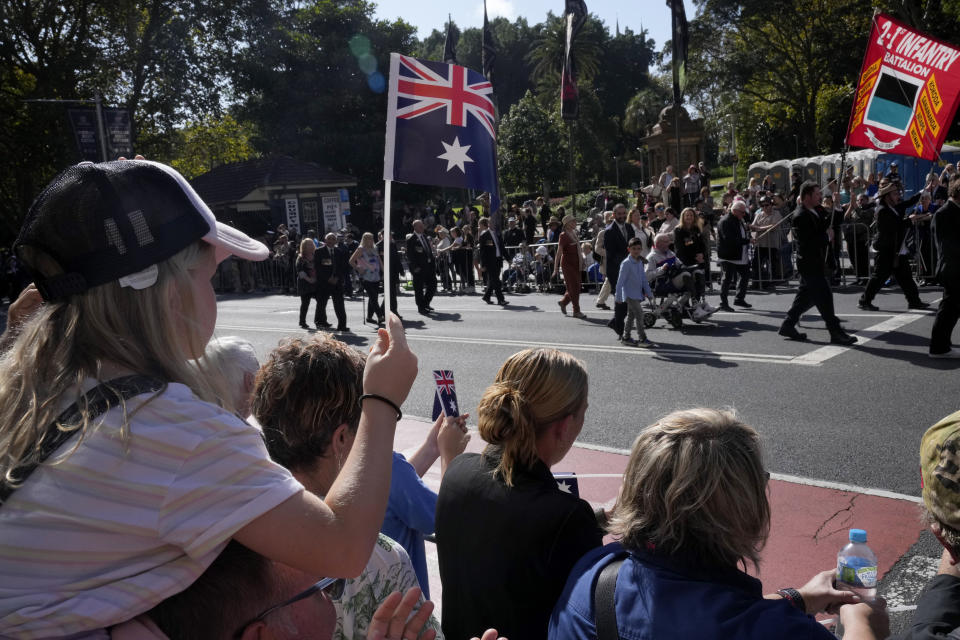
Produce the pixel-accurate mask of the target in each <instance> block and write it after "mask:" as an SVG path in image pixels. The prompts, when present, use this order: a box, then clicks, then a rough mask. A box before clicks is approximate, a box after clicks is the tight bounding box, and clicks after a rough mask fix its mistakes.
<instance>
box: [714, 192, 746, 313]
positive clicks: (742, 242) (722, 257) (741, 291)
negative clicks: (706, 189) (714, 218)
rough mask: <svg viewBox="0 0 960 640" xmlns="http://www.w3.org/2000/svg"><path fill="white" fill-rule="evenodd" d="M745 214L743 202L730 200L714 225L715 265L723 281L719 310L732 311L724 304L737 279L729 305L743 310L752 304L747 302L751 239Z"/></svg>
mask: <svg viewBox="0 0 960 640" xmlns="http://www.w3.org/2000/svg"><path fill="white" fill-rule="evenodd" d="M746 215H747V203H746V202H744V201H743V200H739V199H738V200H734V201H733V204H731V205H730V211H728V212H727V214H726V215H724V216H723V217H722V218H720V222H719V223H718V224H717V262H718V263H719V264H720V267H721V269H723V282H722V283H721V284H720V309H722V310H724V311H733V309H732V308H731V307H730V305H729V304H728V303H727V298H728V296H729V295H730V289H731V288H732V287H733V283H734V280H738V284H737V293H736V296H735V297H734V299H733V304H735V305H736V306H738V307H744V308H746V309H749V308H751V307H752V306H753V305H752V304H750V303H749V302H747V300H746V298H747V285H748V284H749V282H750V260H749V255H750V253H749V250H750V243H751V242H752V238H751V237H750V233H749V232H748V231H747V226H746V223H745V222H744V218H745V217H746Z"/></svg>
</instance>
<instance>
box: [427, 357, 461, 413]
mask: <svg viewBox="0 0 960 640" xmlns="http://www.w3.org/2000/svg"><path fill="white" fill-rule="evenodd" d="M433 379H434V380H435V381H436V383H437V392H436V393H435V394H434V396H433V419H434V420H436V419H437V416H439V415H440V414H441V413H442V414H443V415H445V416H447V417H450V418H456V417H457V416H459V415H460V405H459V404H458V403H457V387H456V386H455V385H454V384H453V371H450V370H447V369H444V370H440V371H434V372H433Z"/></svg>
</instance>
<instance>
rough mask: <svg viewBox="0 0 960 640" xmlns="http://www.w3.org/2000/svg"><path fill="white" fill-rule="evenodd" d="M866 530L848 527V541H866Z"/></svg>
mask: <svg viewBox="0 0 960 640" xmlns="http://www.w3.org/2000/svg"><path fill="white" fill-rule="evenodd" d="M866 541H867V532H866V531H864V530H863V529H850V542H866Z"/></svg>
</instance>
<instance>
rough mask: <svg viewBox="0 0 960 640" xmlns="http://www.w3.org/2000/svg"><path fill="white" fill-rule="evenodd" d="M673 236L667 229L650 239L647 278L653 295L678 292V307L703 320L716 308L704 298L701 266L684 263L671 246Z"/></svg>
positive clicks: (704, 287)
mask: <svg viewBox="0 0 960 640" xmlns="http://www.w3.org/2000/svg"><path fill="white" fill-rule="evenodd" d="M672 240H673V234H669V233H658V234H657V235H656V237H655V238H654V239H653V250H652V251H650V253H649V255H647V272H646V275H647V280H648V281H649V282H650V287H651V288H652V289H653V294H654V295H655V296H671V295H672V294H680V296H679V298H678V299H677V300H676V301H675V303H674V304H676V305H677V307H678V308H679V309H680V311H681V312H684V313H685V312H687V311H689V312H690V314H691V317H692V318H693V319H694V320H698V321H699V320H703V319H704V318H706V317H707V316H709V315H710V314H712V313H714V312H715V311H716V309H714V308H713V307H711V306H710V305H709V304H707V301H706V300H705V299H704V291H705V290H706V283H705V280H704V275H703V270H702V269H700V268H699V267H697V266H689V267H688V266H684V264H683V263H682V262H680V259H679V258H678V257H677V254H675V253H674V252H673V251H671V250H670V243H671V242H672Z"/></svg>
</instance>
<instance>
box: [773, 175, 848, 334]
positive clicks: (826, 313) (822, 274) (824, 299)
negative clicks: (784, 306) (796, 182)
mask: <svg viewBox="0 0 960 640" xmlns="http://www.w3.org/2000/svg"><path fill="white" fill-rule="evenodd" d="M799 193H800V205H799V206H798V207H797V209H796V210H795V211H794V212H793V213H792V214H790V215H791V217H792V218H793V237H794V239H795V240H796V241H797V271H799V272H800V287H799V288H798V289H797V297H796V298H794V299H793V305H791V307H790V310H789V311H787V319H786V320H784V321H783V324H782V325H780V331H779V333H780V335H782V336H784V337H785V338H790V339H791V340H806V339H807V334H805V333H800V332H799V331H797V323H798V322H799V321H800V316H801V315H803V314H804V312H806V311H807V310H808V309H810V307H814V306H815V307H816V308H817V311H819V312H820V317H822V318H823V321H824V322H825V323H826V324H827V330H829V331H830V342H832V343H833V344H853V343H854V342H856V341H857V339H856V338H855V337H854V336H851V335H849V334H848V333H846V332H845V331H844V330H843V329H842V328H841V327H840V319H839V318H837V315H836V314H835V313H834V312H833V292H832V291H831V290H830V282H829V281H828V280H827V270H828V269H829V268H830V267H829V266H828V265H827V258H828V256H827V247H829V246H830V242H832V240H833V239H832V237H831V236H832V235H833V229H832V228H831V226H830V220H829V219H825V218H823V217H822V216H821V215H820V214H819V213H817V211H816V208H817V206H818V205H819V204H820V200H821V196H820V185H818V184H817V183H816V182H813V181H810V180H807V181H806V182H804V183H803V184H801V185H800V188H799Z"/></svg>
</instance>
